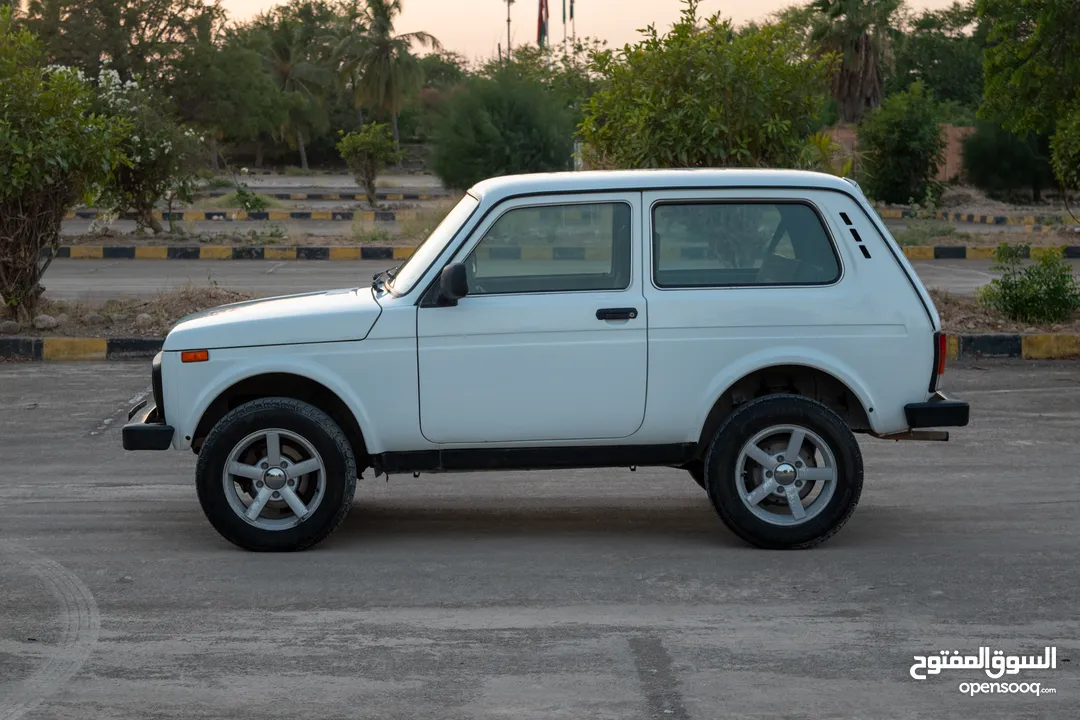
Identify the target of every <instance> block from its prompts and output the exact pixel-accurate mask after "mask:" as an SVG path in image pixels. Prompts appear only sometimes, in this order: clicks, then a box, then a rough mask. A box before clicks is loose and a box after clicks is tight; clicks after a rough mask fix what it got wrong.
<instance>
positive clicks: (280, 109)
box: [165, 33, 289, 170]
mask: <svg viewBox="0 0 1080 720" xmlns="http://www.w3.org/2000/svg"><path fill="white" fill-rule="evenodd" d="M165 84H166V88H167V94H168V96H169V97H171V98H172V101H173V104H174V105H175V106H176V108H177V109H178V119H179V120H180V121H181V122H184V123H188V124H190V125H193V126H195V127H198V128H199V129H200V130H201V131H202V132H203V133H204V134H205V135H206V136H207V138H208V140H209V144H210V162H211V165H212V167H213V168H214V169H215V170H217V168H218V154H219V147H220V144H221V143H222V142H249V141H256V140H258V138H259V137H260V136H261V135H264V134H273V133H274V132H276V131H277V130H278V129H279V128H280V127H281V126H282V125H285V124H287V122H288V120H289V114H288V106H287V103H286V102H285V100H284V99H283V98H282V95H281V91H280V90H279V88H278V86H277V85H276V84H275V83H274V80H273V78H272V77H271V76H270V75H269V74H267V73H266V72H265V71H264V69H263V65H262V58H261V57H260V56H259V54H258V53H257V52H255V51H254V50H251V49H250V48H248V47H244V46H243V44H241V43H240V42H239V41H238V40H237V39H236V38H235V37H228V36H226V35H224V34H223V33H222V34H219V35H218V36H217V37H200V38H198V39H197V41H195V42H192V43H189V44H187V45H185V46H184V47H183V48H182V49H181V51H180V55H179V57H178V58H177V61H176V63H175V65H174V68H173V71H172V73H170V76H169V77H168V78H167V79H166V83H165Z"/></svg>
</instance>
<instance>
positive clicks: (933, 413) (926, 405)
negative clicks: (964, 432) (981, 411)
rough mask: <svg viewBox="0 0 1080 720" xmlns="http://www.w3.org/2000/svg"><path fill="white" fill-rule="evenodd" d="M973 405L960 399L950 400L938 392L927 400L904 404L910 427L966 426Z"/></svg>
mask: <svg viewBox="0 0 1080 720" xmlns="http://www.w3.org/2000/svg"><path fill="white" fill-rule="evenodd" d="M970 413H971V406H969V405H968V404H967V403H966V402H962V401H960V400H950V399H949V398H948V397H946V396H945V394H944V393H941V392H936V393H934V396H933V397H932V398H930V400H928V401H927V402H921V403H910V404H908V405H905V406H904V415H905V416H906V417H907V423H908V427H909V428H913V429H914V428H938V427H964V426H965V425H967V424H968V418H969V415H970Z"/></svg>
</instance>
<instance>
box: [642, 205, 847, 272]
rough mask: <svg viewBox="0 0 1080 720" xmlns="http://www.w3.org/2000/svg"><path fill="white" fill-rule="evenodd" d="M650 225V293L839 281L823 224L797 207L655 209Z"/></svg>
mask: <svg viewBox="0 0 1080 720" xmlns="http://www.w3.org/2000/svg"><path fill="white" fill-rule="evenodd" d="M652 224H653V239H652V241H653V274H654V280H655V282H656V285H657V286H658V287H665V288H687V287H731V286H745V285H827V284H830V283H833V282H835V281H836V280H837V279H839V277H840V262H839V260H838V259H837V256H836V252H835V249H834V248H833V244H832V241H831V240H830V239H829V234H828V232H827V231H826V229H825V225H824V223H823V222H822V220H821V218H820V217H819V216H818V214H817V211H815V210H814V209H813V208H812V207H810V206H809V205H806V204H804V203H799V202H684V203H663V204H660V205H657V206H655V207H654V208H653V223H652Z"/></svg>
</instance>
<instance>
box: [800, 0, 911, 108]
mask: <svg viewBox="0 0 1080 720" xmlns="http://www.w3.org/2000/svg"><path fill="white" fill-rule="evenodd" d="M900 4H901V0H814V2H812V3H810V8H812V9H813V10H814V11H815V12H816V15H815V17H814V19H813V25H812V30H811V33H810V37H811V40H812V42H814V43H815V44H816V45H817V46H818V47H819V48H821V50H822V51H824V52H830V53H835V54H836V55H838V56H839V57H840V58H841V59H842V61H841V64H840V67H839V69H838V70H837V71H836V74H835V75H834V76H833V88H832V94H833V97H834V98H835V99H836V104H837V106H838V107H839V110H840V119H841V120H842V121H843V122H848V123H857V122H859V121H860V120H861V119H862V116H863V113H864V112H865V111H867V110H871V109H873V108H876V107H877V106H878V105H880V104H881V101H882V100H883V99H884V95H885V63H886V62H887V61H888V54H889V47H890V37H891V33H892V31H891V29H890V28H891V25H892V21H893V19H894V17H895V15H896V11H897V9H898V8H899V7H900Z"/></svg>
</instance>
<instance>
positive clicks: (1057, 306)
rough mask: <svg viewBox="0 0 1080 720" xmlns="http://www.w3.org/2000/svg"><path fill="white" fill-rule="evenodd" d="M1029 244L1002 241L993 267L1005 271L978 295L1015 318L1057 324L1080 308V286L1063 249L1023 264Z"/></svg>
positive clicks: (1028, 321) (988, 305)
mask: <svg viewBox="0 0 1080 720" xmlns="http://www.w3.org/2000/svg"><path fill="white" fill-rule="evenodd" d="M1029 252H1030V247H1029V246H1028V245H1006V244H1004V243H1002V244H1001V245H999V246H998V248H997V250H995V251H994V260H995V261H996V262H997V264H996V265H994V267H993V269H994V270H999V271H1001V272H1002V273H1003V274H1002V276H1001V278H999V279H995V280H991V281H990V283H989V284H988V285H984V286H983V287H981V288H979V290H978V291H977V293H976V298H977V299H978V301H979V302H980V303H982V304H983V305H984V306H986V307H988V308H992V309H994V310H997V311H998V312H1000V313H1002V314H1003V315H1005V316H1007V317H1009V318H1010V319H1012V320H1016V321H1018V322H1026V323H1055V322H1063V321H1065V320H1068V319H1069V317H1070V316H1071V315H1072V313H1073V312H1074V311H1075V310H1077V309H1078V308H1080V285H1078V284H1077V282H1076V278H1074V277H1073V274H1072V268H1071V267H1070V266H1069V264H1068V263H1066V262H1065V261H1064V259H1063V253H1062V251H1061V250H1060V249H1056V248H1054V249H1048V250H1047V251H1046V252H1045V254H1043V255H1042V257H1040V258H1039V260H1038V261H1036V262H1035V263H1033V264H1031V265H1028V266H1027V267H1022V266H1021V260H1022V259H1023V258H1024V256H1025V255H1027V254H1029Z"/></svg>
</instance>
